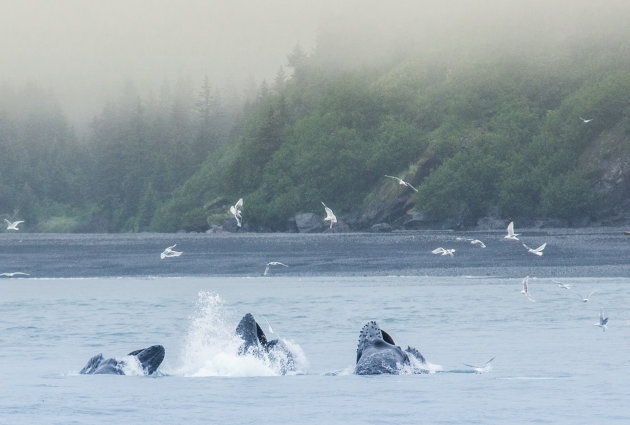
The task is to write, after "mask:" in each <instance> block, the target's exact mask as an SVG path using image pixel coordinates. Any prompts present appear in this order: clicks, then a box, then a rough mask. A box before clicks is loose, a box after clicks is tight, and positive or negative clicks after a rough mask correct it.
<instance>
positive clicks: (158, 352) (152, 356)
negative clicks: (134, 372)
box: [129, 345, 165, 375]
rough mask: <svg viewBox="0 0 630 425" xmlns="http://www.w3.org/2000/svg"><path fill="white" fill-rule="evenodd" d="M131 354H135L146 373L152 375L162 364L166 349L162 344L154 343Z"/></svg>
mask: <svg viewBox="0 0 630 425" xmlns="http://www.w3.org/2000/svg"><path fill="white" fill-rule="evenodd" d="M129 354H130V355H135V356H136V358H137V359H138V361H139V362H140V364H141V365H142V368H143V369H144V370H145V372H146V374H147V375H151V374H152V373H153V372H155V371H156V370H157V368H158V367H159V366H160V365H161V364H162V361H163V360H164V354H165V350H164V347H163V346H161V345H152V346H151V347H148V348H145V349H144V350H139V351H137V352H135V351H134V352H132V353H129Z"/></svg>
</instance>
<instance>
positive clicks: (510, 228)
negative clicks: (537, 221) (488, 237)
mask: <svg viewBox="0 0 630 425" xmlns="http://www.w3.org/2000/svg"><path fill="white" fill-rule="evenodd" d="M518 235H520V233H514V222H513V221H510V224H508V227H507V235H505V236H503V239H509V240H512V241H517V240H518V238H517V236H518Z"/></svg>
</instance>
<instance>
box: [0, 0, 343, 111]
mask: <svg viewBox="0 0 630 425" xmlns="http://www.w3.org/2000/svg"><path fill="white" fill-rule="evenodd" d="M336 3H337V2H335V1H331V0H325V1H323V2H322V1H308V0H264V1H254V0H221V1H219V0H19V1H18V0H0V6H1V7H0V58H1V63H2V65H1V66H0V83H5V82H8V83H10V84H13V85H21V84H24V83H26V82H36V83H37V84H38V85H41V86H43V87H46V88H52V89H53V90H54V92H55V94H56V95H57V97H58V98H60V99H61V101H62V103H64V106H66V105H65V104H68V103H73V104H74V103H79V104H84V105H85V104H92V103H94V102H90V101H89V100H88V99H86V97H95V96H96V97H98V98H100V99H98V100H99V102H98V103H100V104H102V102H103V100H102V97H103V96H106V94H107V93H111V92H112V89H114V92H117V90H116V89H115V88H118V87H120V86H122V84H124V83H125V82H126V81H130V80H131V81H134V82H135V83H136V84H138V85H139V86H140V87H142V86H143V85H145V86H157V87H159V85H161V84H162V82H164V81H171V82H173V81H175V80H176V79H177V78H179V77H187V78H191V79H193V82H194V83H197V81H198V82H199V84H200V81H201V78H203V76H204V75H207V76H208V77H209V78H210V80H211V82H217V83H221V84H225V83H226V82H231V83H233V84H236V85H238V84H241V83H242V82H243V81H244V80H245V79H247V78H249V77H254V78H255V79H256V80H257V81H258V82H260V80H261V79H262V78H269V77H273V75H274V74H275V73H276V71H277V70H278V68H279V67H280V66H281V65H282V64H284V63H285V60H286V57H287V54H288V53H289V52H290V51H291V49H292V48H293V47H294V46H295V45H296V44H297V43H299V44H300V45H302V46H303V47H304V48H305V49H307V50H308V49H309V48H311V47H312V45H313V43H314V38H315V34H316V31H317V26H318V22H319V21H320V18H319V17H320V16H322V15H323V14H327V15H329V14H334V13H337V12H336V9H338V7H337V6H336ZM98 103H97V105H98Z"/></svg>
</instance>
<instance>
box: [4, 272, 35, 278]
mask: <svg viewBox="0 0 630 425" xmlns="http://www.w3.org/2000/svg"><path fill="white" fill-rule="evenodd" d="M17 275H24V276H30V275H29V274H28V273H22V272H11V273H0V276H5V277H14V276H17Z"/></svg>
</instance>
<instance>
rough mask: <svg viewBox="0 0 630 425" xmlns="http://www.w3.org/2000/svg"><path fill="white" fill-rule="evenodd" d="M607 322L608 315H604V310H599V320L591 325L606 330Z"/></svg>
mask: <svg viewBox="0 0 630 425" xmlns="http://www.w3.org/2000/svg"><path fill="white" fill-rule="evenodd" d="M607 324H608V317H604V310H599V322H598V323H593V326H599V327H600V328H602V331H604V332H606V325H607Z"/></svg>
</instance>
